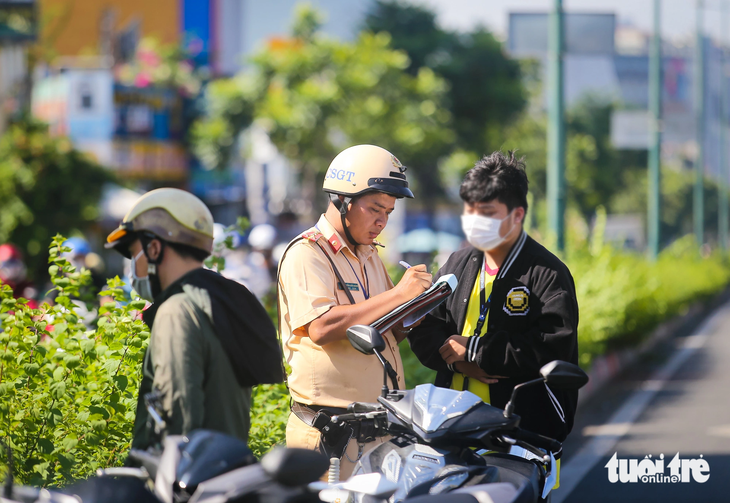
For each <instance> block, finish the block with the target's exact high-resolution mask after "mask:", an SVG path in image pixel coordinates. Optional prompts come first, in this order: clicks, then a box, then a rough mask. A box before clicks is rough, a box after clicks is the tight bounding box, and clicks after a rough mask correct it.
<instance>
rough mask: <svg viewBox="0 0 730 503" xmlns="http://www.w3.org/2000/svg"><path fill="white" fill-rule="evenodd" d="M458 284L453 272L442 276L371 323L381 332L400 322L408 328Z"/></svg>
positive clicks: (443, 299) (446, 296)
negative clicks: (426, 288)
mask: <svg viewBox="0 0 730 503" xmlns="http://www.w3.org/2000/svg"><path fill="white" fill-rule="evenodd" d="M458 284H459V281H458V280H457V279H456V276H454V275H453V274H446V275H444V276H441V277H440V278H439V279H437V280H436V281H435V282H434V283H433V285H431V288H429V289H428V290H426V291H425V292H423V293H422V294H421V295H419V296H418V297H415V298H413V299H411V300H409V301H408V302H406V303H404V304H401V305H400V306H398V307H396V308H395V309H393V310H392V311H391V312H389V313H388V314H386V315H385V316H383V317H382V318H380V319H379V320H377V321H375V322H374V323H371V326H372V327H374V328H377V329H378V331H380V333H385V332H387V331H388V330H390V329H391V328H393V327H394V326H395V325H397V324H398V323H400V322H403V327H404V328H408V327H410V326H412V325H414V324H415V323H416V322H418V320H420V319H421V318H423V317H424V316H426V315H427V314H428V313H430V312H431V311H432V310H433V309H435V308H436V307H437V306H439V305H440V304H441V303H442V302H443V301H445V300H446V299H447V298H448V297H449V295H451V294H452V293H453V292H454V291H455V290H456V286H457V285H458Z"/></svg>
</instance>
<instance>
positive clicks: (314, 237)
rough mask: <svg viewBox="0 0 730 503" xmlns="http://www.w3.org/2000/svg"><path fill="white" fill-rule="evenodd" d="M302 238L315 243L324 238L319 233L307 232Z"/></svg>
mask: <svg viewBox="0 0 730 503" xmlns="http://www.w3.org/2000/svg"><path fill="white" fill-rule="evenodd" d="M302 237H303V238H304V239H308V240H309V241H311V242H313V243H314V242H316V241H317V240H319V238H321V237H322V233H321V232H319V231H307V232H305V233H304V234H302Z"/></svg>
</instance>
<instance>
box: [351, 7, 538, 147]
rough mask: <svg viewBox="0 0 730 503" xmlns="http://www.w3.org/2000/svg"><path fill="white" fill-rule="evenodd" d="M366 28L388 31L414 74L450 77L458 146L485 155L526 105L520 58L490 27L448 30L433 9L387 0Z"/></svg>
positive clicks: (449, 98) (450, 101) (449, 99)
mask: <svg viewBox="0 0 730 503" xmlns="http://www.w3.org/2000/svg"><path fill="white" fill-rule="evenodd" d="M365 28H366V29H367V30H369V31H371V32H373V33H380V32H387V33H390V35H391V37H392V42H391V45H392V47H393V48H395V49H401V50H403V51H405V52H406V53H407V54H408V57H409V58H410V65H409V66H408V71H409V72H410V73H412V74H414V75H415V74H416V73H417V72H418V71H420V69H421V68H424V67H425V68H430V69H432V70H433V71H434V72H435V73H436V74H438V75H440V76H442V77H443V78H444V79H445V80H446V82H447V83H448V85H449V91H448V93H447V100H446V104H447V106H448V108H449V111H450V112H451V115H452V117H453V129H454V131H455V133H456V145H457V146H458V148H460V149H463V150H467V151H471V152H474V153H476V154H477V155H482V154H485V153H489V152H491V151H493V150H496V149H498V148H499V147H500V140H501V138H502V135H501V134H500V130H501V129H502V128H504V127H506V126H507V125H508V124H510V123H511V122H512V121H513V120H514V119H515V118H517V117H518V116H519V115H520V113H521V112H522V111H523V110H524V108H525V106H526V104H527V92H526V90H525V88H524V86H523V83H522V72H521V69H520V65H519V63H518V62H517V61H515V60H512V59H510V58H509V57H508V56H507V55H506V54H505V53H504V48H503V44H502V43H501V42H500V41H499V40H497V39H496V38H495V37H494V35H493V34H492V33H491V32H489V31H488V30H486V29H485V28H483V27H478V28H476V29H475V30H474V31H472V32H471V33H456V32H452V31H448V30H444V29H442V28H440V27H439V26H438V25H437V24H436V15H435V14H434V12H433V11H431V10H429V9H427V8H425V7H421V6H416V5H411V4H408V3H405V2H402V1H385V0H378V1H377V2H376V3H375V6H374V8H373V10H372V12H371V13H370V14H369V15H368V17H367V19H366V21H365Z"/></svg>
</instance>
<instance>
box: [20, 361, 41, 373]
mask: <svg viewBox="0 0 730 503" xmlns="http://www.w3.org/2000/svg"><path fill="white" fill-rule="evenodd" d="M39 369H40V366H39V365H38V364H37V363H26V364H25V365H23V371H24V372H25V373H26V374H28V375H29V376H34V375H36V374H37V373H38V370H39Z"/></svg>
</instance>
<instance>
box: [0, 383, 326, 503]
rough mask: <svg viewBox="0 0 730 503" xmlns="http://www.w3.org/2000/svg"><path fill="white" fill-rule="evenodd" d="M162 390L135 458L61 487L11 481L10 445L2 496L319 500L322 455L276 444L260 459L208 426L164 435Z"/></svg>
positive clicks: (60, 501) (21, 499)
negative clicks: (146, 442) (147, 437)
mask: <svg viewBox="0 0 730 503" xmlns="http://www.w3.org/2000/svg"><path fill="white" fill-rule="evenodd" d="M159 399H160V397H159V396H158V395H157V394H156V393H154V392H153V393H149V394H147V395H146V396H145V405H146V407H147V411H148V413H149V417H150V418H151V420H152V422H153V424H151V425H150V427H151V428H152V431H154V437H155V441H154V443H155V446H154V447H152V448H150V449H149V450H146V451H140V450H135V449H132V450H131V451H130V454H129V458H130V461H131V462H132V464H134V465H135V466H133V467H120V468H107V469H100V470H97V472H96V476H94V477H91V478H89V479H87V480H85V481H82V482H79V483H77V484H74V485H72V486H70V487H67V488H64V489H63V490H59V491H48V490H46V489H39V488H32V487H24V486H14V485H13V482H12V455H11V454H10V452H9V451H8V452H9V456H8V459H9V460H11V461H10V463H9V473H8V480H7V482H6V484H5V488H4V492H3V495H2V497H0V503H35V502H44V503H80V502H81V503H130V502H134V503H186V502H199V503H208V502H210V503H213V502H215V503H225V502H228V501H231V502H233V501H236V502H239V501H240V502H245V501H250V502H252V503H253V502H259V501H260V502H271V503H287V502H296V503H307V502H315V503H319V501H320V500H319V497H318V492H319V491H320V490H321V489H319V488H314V489H311V490H310V489H309V488H308V484H309V483H311V482H313V481H316V480H318V479H319V478H320V477H321V476H322V475H323V474H324V473H325V471H326V470H327V468H328V466H329V461H328V460H327V458H326V457H325V456H323V455H322V454H319V453H317V452H314V451H308V450H303V449H284V448H276V449H274V450H272V452H270V453H269V454H267V455H266V456H264V457H263V458H262V459H261V462H260V463H258V462H257V461H256V458H255V457H254V455H253V453H252V452H251V450H250V449H249V448H248V446H247V445H246V443H245V442H243V441H241V440H239V439H237V438H234V437H231V436H229V435H225V434H223V433H219V432H215V431H210V430H196V431H193V432H192V433H190V434H189V435H187V436H182V435H166V430H167V425H166V423H165V421H164V419H163V418H162V415H161V414H160V407H159Z"/></svg>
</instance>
